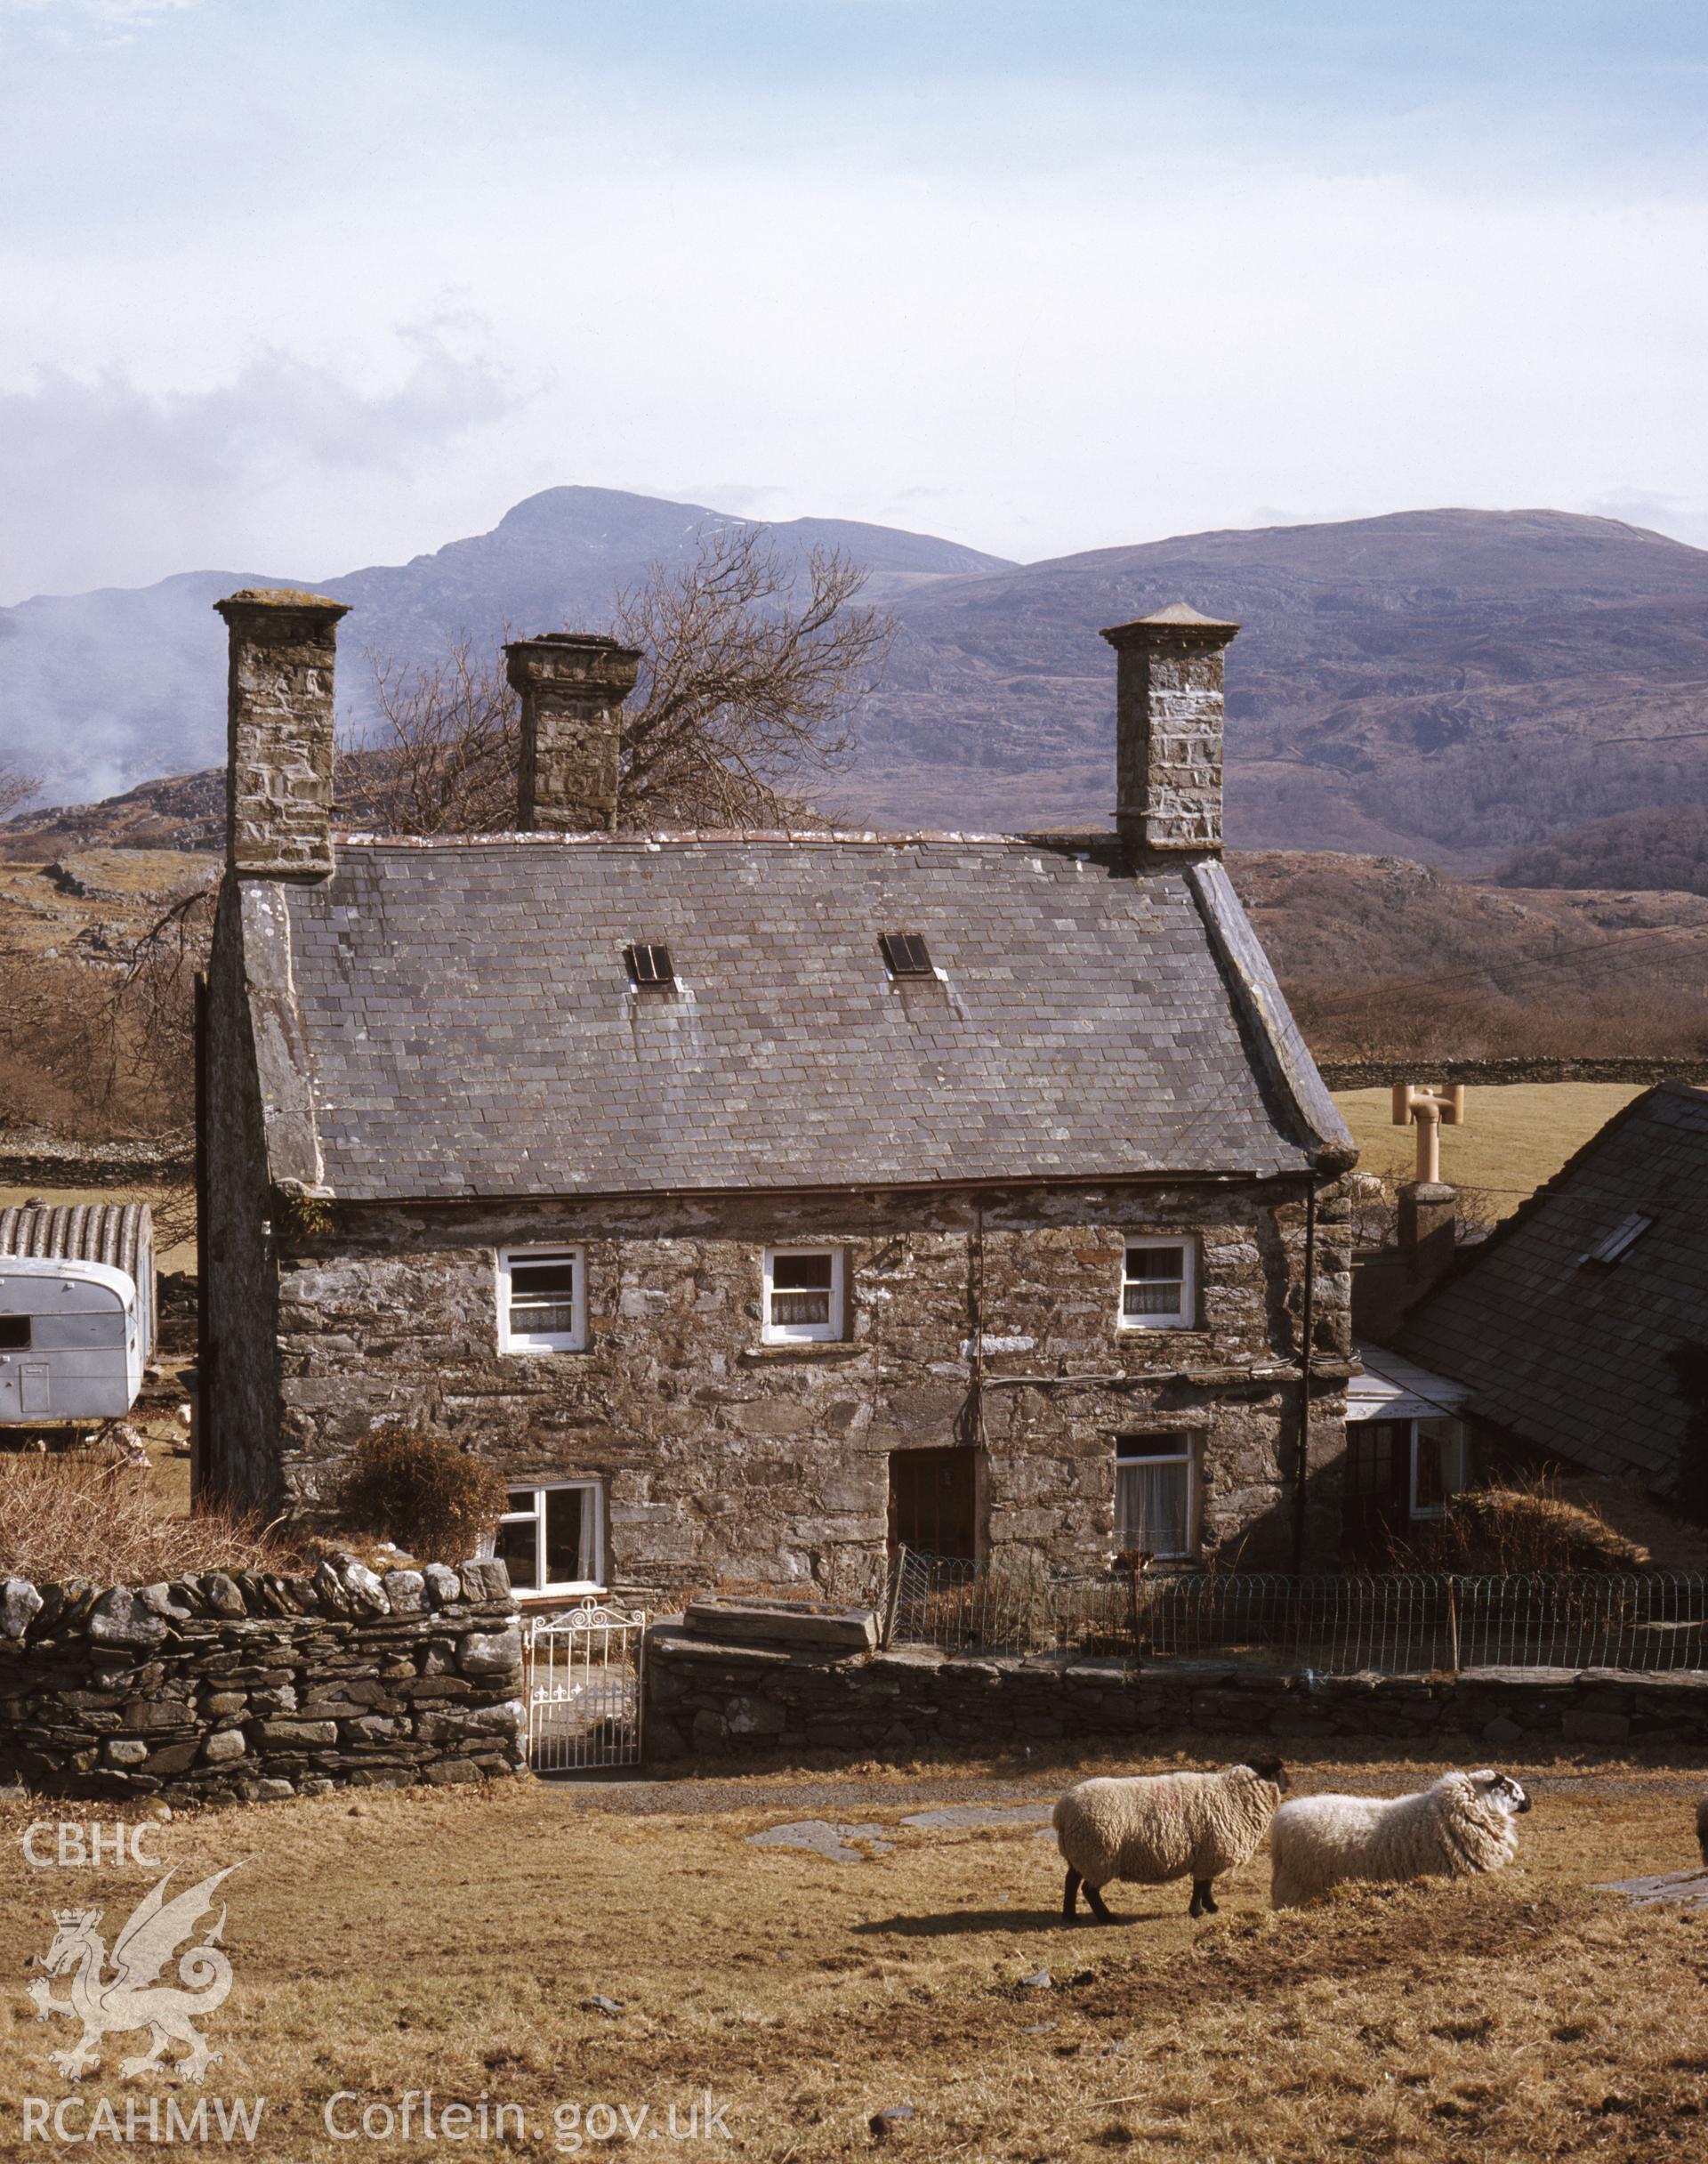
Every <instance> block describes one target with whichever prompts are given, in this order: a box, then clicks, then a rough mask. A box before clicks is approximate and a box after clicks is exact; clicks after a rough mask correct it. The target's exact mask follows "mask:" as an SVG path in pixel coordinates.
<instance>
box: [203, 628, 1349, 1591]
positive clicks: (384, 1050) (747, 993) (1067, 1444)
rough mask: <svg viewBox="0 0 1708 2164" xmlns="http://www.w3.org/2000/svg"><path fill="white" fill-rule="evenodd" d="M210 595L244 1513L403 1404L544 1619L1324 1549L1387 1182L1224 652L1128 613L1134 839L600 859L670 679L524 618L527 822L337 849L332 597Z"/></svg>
mask: <svg viewBox="0 0 1708 2164" xmlns="http://www.w3.org/2000/svg"><path fill="white" fill-rule="evenodd" d="M218 606H219V609H220V611H221V613H222V616H223V617H224V618H225V620H226V623H227V625H228V626H229V629H230V849H229V857H228V867H227V871H226V876H225V880H224V884H223V888H222V895H221V901H220V910H219V919H218V929H217V933H216V938H215V944H214V955H213V959H212V964H211V968H210V973H209V981H208V986H207V991H206V997H205V1012H204V1026H203V1038H202V1054H201V1067H202V1090H201V1107H202V1112H201V1163H202V1179H203V1185H204V1216H203V1225H204V1236H203V1245H202V1266H203V1272H204V1279H203V1293H204V1305H203V1315H204V1323H203V1328H204V1333H205V1343H204V1349H203V1359H204V1384H203V1393H204V1394H203V1404H204V1417H203V1420H202V1424H201V1431H200V1434H199V1438H198V1442H197V1464H196V1474H197V1482H198V1486H199V1488H200V1490H201V1491H202V1492H204V1493H207V1494H215V1493H217V1494H221V1495H224V1496H227V1497H229V1498H233V1499H235V1500H237V1501H238V1502H240V1503H244V1504H250V1505H254V1506H257V1507H260V1508H262V1509H264V1510H268V1511H271V1510H275V1509H278V1508H279V1507H280V1506H287V1507H294V1508H298V1509H301V1510H303V1511H309V1512H311V1511H313V1510H314V1509H315V1508H316V1507H318V1506H319V1505H320V1504H322V1503H323V1502H324V1501H325V1500H326V1498H328V1497H329V1495H330V1494H331V1492H332V1490H333V1486H334V1482H335V1481H336V1478H337V1475H338V1473H339V1468H340V1465H341V1461H342V1459H343V1458H344V1457H345V1454H346V1453H347V1452H348V1451H349V1450H350V1447H351V1446H352V1444H353V1443H354V1442H355V1441H356V1440H357V1439H358V1438H359V1437H360V1436H361V1435H362V1434H363V1433H366V1432H367V1431H368V1430H369V1429H370V1428H372V1427H373V1426H374V1425H376V1424H378V1423H380V1422H381V1421H383V1420H384V1419H387V1418H389V1417H407V1418H408V1419H410V1420H412V1421H415V1422H420V1423H425V1424H428V1425H431V1426H432V1427H435V1428H437V1429H439V1430H442V1431H443V1432H444V1433H447V1435H449V1436H451V1437H454V1438H455V1439H457V1440H458V1441H460V1442H461V1443H462V1444H463V1445H464V1446H465V1447H466V1448H468V1449H471V1450H475V1451H479V1452H480V1453H482V1454H484V1455H486V1456H487V1457H490V1458H492V1459H493V1460H495V1462H496V1463H497V1464H498V1465H499V1466H501V1468H502V1469H503V1472H504V1475H505V1477H506V1478H507V1480H508V1481H509V1482H510V1484H511V1496H510V1510H509V1512H508V1513H507V1514H506V1515H505V1518H504V1522H503V1523H502V1525H501V1526H500V1527H499V1528H498V1529H497V1534H496V1539H497V1552H498V1553H499V1554H501V1555H503V1556H504V1559H505V1560H506V1561H507V1562H508V1564H509V1566H510V1570H511V1574H512V1579H513V1580H514V1582H515V1583H516V1585H517V1587H518V1588H519V1589H520V1591H521V1592H523V1593H524V1594H530V1593H536V1594H539V1595H551V1596H559V1597H561V1596H564V1595H572V1594H576V1593H580V1592H584V1591H588V1590H592V1589H608V1590H610V1591H611V1592H613V1593H615V1594H619V1595H626V1596H629V1597H634V1598H645V1599H647V1600H649V1602H650V1603H665V1602H668V1601H671V1600H673V1599H674V1598H677V1597H680V1595H681V1594H682V1593H683V1592H684V1591H686V1590H688V1589H690V1588H698V1587H714V1586H718V1585H723V1586H725V1587H742V1588H751V1587H767V1588H769V1589H772V1590H779V1591H789V1590H793V1591H795V1592H798V1593H802V1594H811V1593H815V1592H822V1593H824V1594H826V1595H834V1596H836V1597H842V1598H846V1597H850V1596H852V1595H856V1594H858V1593H861V1592H866V1593H870V1592H871V1591H872V1590H873V1588H874V1586H875V1584H876V1583H878V1582H880V1581H881V1579H882V1571H883V1570H884V1567H885V1560H886V1556H887V1554H889V1553H890V1551H891V1550H892V1549H893V1548H894V1547H895V1546H897V1545H898V1544H904V1545H906V1546H907V1547H909V1548H910V1549H912V1550H914V1551H924V1552H927V1553H931V1554H940V1555H948V1556H962V1557H968V1558H975V1559H977V1558H984V1557H996V1556H999V1555H1001V1554H1003V1553H1004V1552H1016V1551H1022V1552H1026V1553H1027V1554H1032V1555H1035V1556H1037V1557H1039V1558H1041V1559H1043V1561H1044V1562H1046V1563H1048V1564H1049V1565H1050V1566H1051V1567H1054V1568H1060V1569H1063V1570H1079V1571H1086V1570H1094V1569H1097V1568H1100V1567H1102V1566H1104V1565H1107V1564H1108V1563H1109V1562H1111V1561H1112V1560H1114V1559H1116V1558H1117V1557H1119V1556H1120V1555H1122V1554H1147V1555H1148V1556H1150V1557H1152V1558H1154V1559H1155V1561H1156V1564H1157V1565H1158V1566H1161V1565H1164V1564H1171V1565H1180V1566H1187V1567H1189V1566H1191V1565H1193V1564H1196V1563H1199V1562H1210V1561H1212V1560H1213V1559H1217V1558H1220V1559H1221V1560H1222V1561H1223V1562H1229V1561H1231V1560H1233V1559H1234V1558H1235V1557H1236V1556H1237V1557H1238V1558H1240V1559H1241V1560H1242V1561H1243V1562H1245V1565H1246V1566H1247V1567H1251V1566H1253V1565H1256V1564H1258V1563H1264V1564H1268V1565H1270V1566H1279V1567H1283V1568H1285V1567H1288V1566H1289V1565H1293V1566H1297V1565H1299V1564H1301V1563H1304V1564H1306V1565H1309V1566H1316V1567H1322V1566H1323V1565H1325V1564H1328V1563H1332V1562H1333V1556H1334V1554H1335V1551H1336V1546H1337V1543H1338V1539H1339V1535H1340V1478H1341V1458H1342V1456H1343V1452H1344V1448H1345V1410H1346V1401H1345V1391H1346V1382H1347V1377H1348V1375H1349V1338H1348V1286H1349V1278H1348V1271H1349V1258H1348V1248H1347V1242H1348V1210H1347V1206H1346V1202H1345V1199H1344V1196H1343V1193H1342V1180H1341V1175H1343V1174H1344V1173H1345V1172H1346V1171H1347V1170H1348V1168H1349V1167H1350V1165H1351V1164H1352V1162H1353V1159H1354V1154H1355V1153H1354V1150H1353V1146H1352V1143H1351V1140H1350V1137H1349V1134H1347V1131H1346V1129H1345V1127H1344V1126H1343V1125H1342V1124H1341V1119H1340V1118H1339V1116H1338V1114H1337V1113H1336V1111H1335V1110H1334V1107H1333V1103H1332V1102H1331V1100H1330V1099H1329V1097H1328V1096H1327V1094H1326V1093H1325V1090H1324V1087H1323V1085H1322V1082H1321V1079H1320V1078H1319V1077H1318V1075H1317V1071H1316V1069H1315V1068H1314V1066H1313V1064H1312V1062H1311V1060H1310V1057H1309V1054H1308V1053H1307V1051H1306V1049H1305V1047H1304V1045H1303V1043H1302V1041H1301V1038H1300V1036H1299V1034H1298V1031H1297V1030H1296V1028H1295V1026H1294V1024H1293V1020H1292V1018H1291V1016H1290V1015H1289V1013H1288V1012H1287V1010H1286V1007H1285V1004H1284V1002H1283V1000H1282V998H1281V995H1280V992H1279V990H1278V989H1277V984H1276V981H1275V978H1274V976H1273V974H1272V973H1271V971H1270V969H1269V964H1268V962H1267V960H1266V958H1265V957H1264V955H1263V952H1262V950H1261V947H1260V946H1259V944H1258V942H1257V940H1256V938H1255V936H1254V934H1253V931H1252V929H1251V926H1250V925H1249V924H1248V922H1247V920H1246V918H1245V913H1244V911H1243V910H1242V908H1241V907H1240V905H1239V902H1238V900H1237V898H1236V896H1235V893H1234V891H1233V888H1232V886H1231V885H1230V884H1229V878H1228V876H1227V873H1226V871H1225V869H1224V868H1223V866H1222V864H1221V738H1222V667H1223V655H1224V650H1225V649H1226V647H1227V645H1228V643H1229V641H1230V640H1231V639H1232V638H1233V636H1234V634H1235V631H1236V628H1237V627H1236V626H1233V625H1231V624H1220V623H1213V622H1210V621H1208V620H1207V619H1205V618H1203V617H1200V616H1198V615H1197V614H1196V612H1195V611H1193V610H1190V609H1188V608H1187V607H1185V606H1184V605H1177V606H1175V607H1172V608H1169V609H1165V610H1162V611H1161V612H1160V613H1159V614H1157V615H1155V616H1151V617H1148V618H1144V619H1143V620H1142V621H1140V622H1137V623H1130V624H1125V625H1123V626H1120V627H1118V628H1117V629H1115V630H1112V631H1109V632H1106V633H1105V634H1103V635H1104V636H1105V637H1106V638H1108V640H1109V641H1110V642H1111V643H1112V644H1113V645H1114V647H1115V649H1116V654H1117V656H1118V680H1117V694H1116V740H1117V751H1118V762H1117V763H1118V784H1117V795H1116V806H1115V812H1116V820H1115V828H1114V830H1113V831H1112V832H1106V833H1103V834H1098V835H1091V836H1083V835H1082V836H1076V835H1065V834H1035V835H1019V836H1014V835H1005V836H980V835H967V834H952V833H917V834H897V835H881V834H871V833H817V832H798V833H797V832H788V833H704V834H681V833H678V834H630V833H619V832H615V831H612V830H611V828H612V823H613V819H614V813H615V805H616V778H617V761H618V752H619V731H620V729H621V725H622V723H621V707H622V702H623V699H624V697H625V696H626V694H627V692H628V690H630V689H631V688H632V685H633V683H634V682H635V678H636V669H637V664H638V660H639V657H638V656H637V655H636V654H634V653H632V652H630V651H625V650H623V649H621V648H620V647H618V646H616V645H615V644H614V643H613V642H610V641H609V640H607V639H602V638H597V637H588V636H582V635H578V634H552V635H549V636H546V637H543V638H536V639H528V640H523V641H520V642H517V643H515V644H513V645H512V646H511V647H509V648H508V649H507V653H508V666H509V670H510V675H511V681H512V683H513V685H514V686H515V688H516V690H517V691H518V693H519V694H520V701H521V715H522V730H523V759H522V771H521V778H520V806H519V815H518V822H517V824H518V831H517V832H516V833H513V834H504V835H489V834H482V835H474V836H458V837H455V838H434V839H432V840H425V841H423V840H418V839H397V838H388V837H385V836H375V835H343V834H339V835H334V832H333V828H332V824H331V811H330V807H331V803H332V787H333V771H332V769H333V664H334V627H335V626H336V624H337V621H338V619H339V618H341V617H342V615H343V614H344V613H345V611H344V610H343V609H342V607H340V606H339V605H338V604H337V603H335V602H329V601H325V600H322V599H320V598H318V597H317V596H315V595H312V594H305V593H294V592H247V593H238V594H234V595H233V596H232V597H231V598H230V599H229V600H227V601H225V602H221V603H219V604H218ZM1307 1355H1308V1357H1307Z"/></svg>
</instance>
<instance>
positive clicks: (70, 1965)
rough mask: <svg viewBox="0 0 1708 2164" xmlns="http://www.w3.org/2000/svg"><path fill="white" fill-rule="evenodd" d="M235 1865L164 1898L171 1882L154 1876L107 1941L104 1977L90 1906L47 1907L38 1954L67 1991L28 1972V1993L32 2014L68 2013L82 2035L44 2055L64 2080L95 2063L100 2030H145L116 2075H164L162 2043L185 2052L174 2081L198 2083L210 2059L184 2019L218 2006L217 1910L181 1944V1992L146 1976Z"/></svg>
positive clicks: (227, 1978)
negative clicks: (192, 1939) (49, 1919)
mask: <svg viewBox="0 0 1708 2164" xmlns="http://www.w3.org/2000/svg"><path fill="white" fill-rule="evenodd" d="M238 1868H239V1867H238V1865H237V1864H235V1863H231V1864H228V1865H227V1866H226V1868H225V1869H224V1870H222V1871H215V1872H214V1875H213V1877H211V1878H204V1879H203V1880H201V1882H200V1883H199V1884H198V1885H193V1886H190V1887H189V1888H188V1889H187V1890H186V1891H185V1892H184V1893H180V1894H177V1895H175V1896H174V1897H173V1900H171V1901H168V1900H167V1899H166V1885H167V1883H168V1881H169V1880H170V1879H171V1877H172V1872H171V1871H168V1872H167V1873H166V1874H165V1877H163V1878H159V1879H157V1880H156V1882H155V1884H154V1885H151V1886H150V1887H149V1890H148V1892H147V1893H145V1894H144V1895H143V1896H142V1899H141V1901H140V1902H138V1903H137V1905H136V1908H135V1909H134V1910H133V1912H132V1914H131V1917H130V1919H129V1921H128V1922H127V1923H126V1924H125V1927H124V1929H123V1930H122V1931H121V1932H120V1933H119V1934H118V1937H117V1940H116V1941H115V1942H114V1944H113V1950H112V1955H111V1961H112V1968H111V1973H110V1974H109V1973H108V1966H107V1965H108V1958H109V1957H108V1952H107V1942H106V1941H105V1940H104V1939H103V1938H102V1937H101V1934H100V1928H99V1926H100V1924H101V1910H99V1909H60V1910H56V1911H55V1914H54V1918H53V1922H54V1925H55V1926H56V1929H55V1933H54V1938H53V1943H52V1946H50V1947H49V1948H48V1950H47V1951H46V1953H45V1954H44V1956H43V1957H42V1966H43V1967H44V1969H45V1970H46V1971H47V1975H48V1976H66V1975H68V1976H69V1977H70V1979H71V1983H70V1989H69V1992H68V1996H67V1997H66V1998H54V1997H53V1992H52V1985H51V1984H50V1983H49V1982H48V1981H47V1977H43V1976H38V1977H37V1978H36V1981H35V1982H34V1983H32V1984H31V1985H30V1987H29V1996H30V1998H32V1999H33V2000H34V2001H35V2002H36V2020H37V2021H38V2022H44V2021H45V2020H46V2019H47V2017H48V2015H50V2014H65V2015H69V2016H70V2017H71V2019H72V2020H73V2021H80V2022H81V2023H83V2034H82V2035H81V2036H80V2037H79V2038H78V2039H77V2042H76V2043H75V2044H73V2045H72V2046H71V2047H70V2049H69V2050H68V2051H56V2052H52V2053H50V2055H49V2056H50V2058H51V2059H52V2063H53V2064H54V2065H55V2066H56V2067H57V2068H58V2069H59V2071H60V2073H62V2074H63V2075H64V2076H65V2078H66V2079H67V2080H68V2081H77V2080H81V2079H82V2078H83V2076H84V2075H85V2074H86V2073H88V2072H89V2071H90V2070H91V2069H92V2068H93V2067H97V2066H99V2065H100V2064H101V2056H100V2054H99V2053H98V2052H97V2051H96V2050H95V2046H96V2045H97V2044H98V2043H99V2042H100V2041H101V2038H102V2037H104V2036H106V2035H109V2033H114V2032H117V2033H119V2034H122V2033H123V2032H124V2031H125V2030H127V2029H146V2030H147V2031H148V2032H149V2048H148V2049H147V2051H145V2052H141V2053H140V2054H139V2055H136V2056H135V2057H133V2058H129V2059H125V2060H122V2061H121V2062H120V2063H119V2069H118V2071H119V2073H120V2075H121V2077H123V2078H124V2079H126V2080H128V2079H132V2078H133V2077H134V2076H136V2075H140V2074H157V2073H163V2072H165V2071H166V2069H165V2066H164V2065H163V2064H162V2062H161V2054H162V2053H163V2052H164V2051H165V2048H166V2047H167V2045H168V2044H173V2043H176V2044H183V2045H187V2046H188V2047H189V2048H188V2050H187V2052H186V2053H185V2055H184V2056H183V2057H181V2058H180V2059H177V2060H174V2061H173V2062H172V2071H173V2072H175V2073H176V2074H177V2076H178V2078H179V2079H180V2080H182V2081H199V2080H200V2079H202V2077H203V2076H204V2075H205V2073H206V2071H207V2070H208V2068H209V2067H210V2066H212V2065H213V2064H214V2061H215V2060H216V2059H217V2058H218V2057H219V2054H218V2052H215V2051H210V2050H209V2049H208V2047H207V2044H206V2041H205V2039H204V2038H203V2037H202V2036H201V2035H200V2033H199V2032H198V2031H197V2029H196V2027H195V2024H194V2021H193V2020H192V2016H197V2015H207V2014H211V2013H212V2012H213V2011H214V2007H218V2006H222V2005H223V2004H224V2002H225V1998H226V1995H227V1994H228V1992H229V1991H230V1989H231V1964H230V1960H229V1959H228V1958H226V1955H225V1954H224V1952H223V1951H222V1950H221V1947H220V1934H221V1933H222V1931H223V1930H224V1928H225V1910H224V1908H223V1907H222V1908H221V1910H220V1915H219V1921H218V1922H217V1923H216V1924H214V1926H212V1927H211V1928H210V1929H209V1931H208V1932H207V1934H205V1937H204V1938H203V1939H202V1940H201V1942H200V1943H199V1944H197V1945H195V1946H192V1947H190V1948H189V1950H187V1951H186V1952H185V1954H184V1955H183V1957H182V1958H181V1960H180V1961H179V1964H178V1974H179V1977H180V1979H181V1982H183V1983H184V1984H186V1985H188V1986H189V1989H188V1990H178V1989H177V1988H176V1987H175V1986H174V1985H172V1984H169V1983H159V1982H156V1979H157V1977H158V1976H159V1974H160V1972H161V1971H162V1969H164V1968H165V1966H166V1964H167V1962H169V1961H170V1960H171V1958H172V1957H173V1954H175V1953H176V1952H177V1950H178V1948H179V1946H180V1945H181V1943H182V1942H183V1941H184V1940H185V1939H187V1938H188V1937H189V1934H191V1932H193V1931H194V1930H195V1928H196V1926H197V1922H198V1920H199V1919H200V1918H201V1917H202V1916H203V1915H204V1913H205V1911H206V1910H209V1909H211V1908H212V1907H213V1905H214V1888H215V1887H216V1886H217V1885H219V1883H220V1881H221V1880H222V1878H229V1877H230V1876H231V1873H232V1872H233V1871H235V1870H237V1869H238Z"/></svg>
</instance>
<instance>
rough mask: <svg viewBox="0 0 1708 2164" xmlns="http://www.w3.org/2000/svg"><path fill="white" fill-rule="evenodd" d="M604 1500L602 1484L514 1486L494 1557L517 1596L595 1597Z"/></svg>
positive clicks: (501, 1524)
mask: <svg viewBox="0 0 1708 2164" xmlns="http://www.w3.org/2000/svg"><path fill="white" fill-rule="evenodd" d="M604 1520H605V1498H604V1495H603V1492H602V1490H600V1484H599V1482H597V1481H560V1482H556V1483H554V1484H553V1485H552V1486H551V1487H545V1488H512V1490H511V1491H510V1495H509V1497H508V1498H507V1502H506V1506H505V1510H504V1516H503V1517H502V1518H501V1519H500V1520H499V1521H498V1532H497V1537H496V1538H495V1540H494V1542H493V1544H492V1553H493V1554H495V1556H497V1558H498V1560H499V1561H500V1562H502V1563H503V1564H504V1567H505V1569H506V1570H507V1571H509V1572H510V1582H511V1586H512V1588H513V1590H514V1591H516V1592H517V1593H595V1592H597V1591H598V1590H599V1588H600V1564H601V1559H602V1556H603V1553H604Z"/></svg>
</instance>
